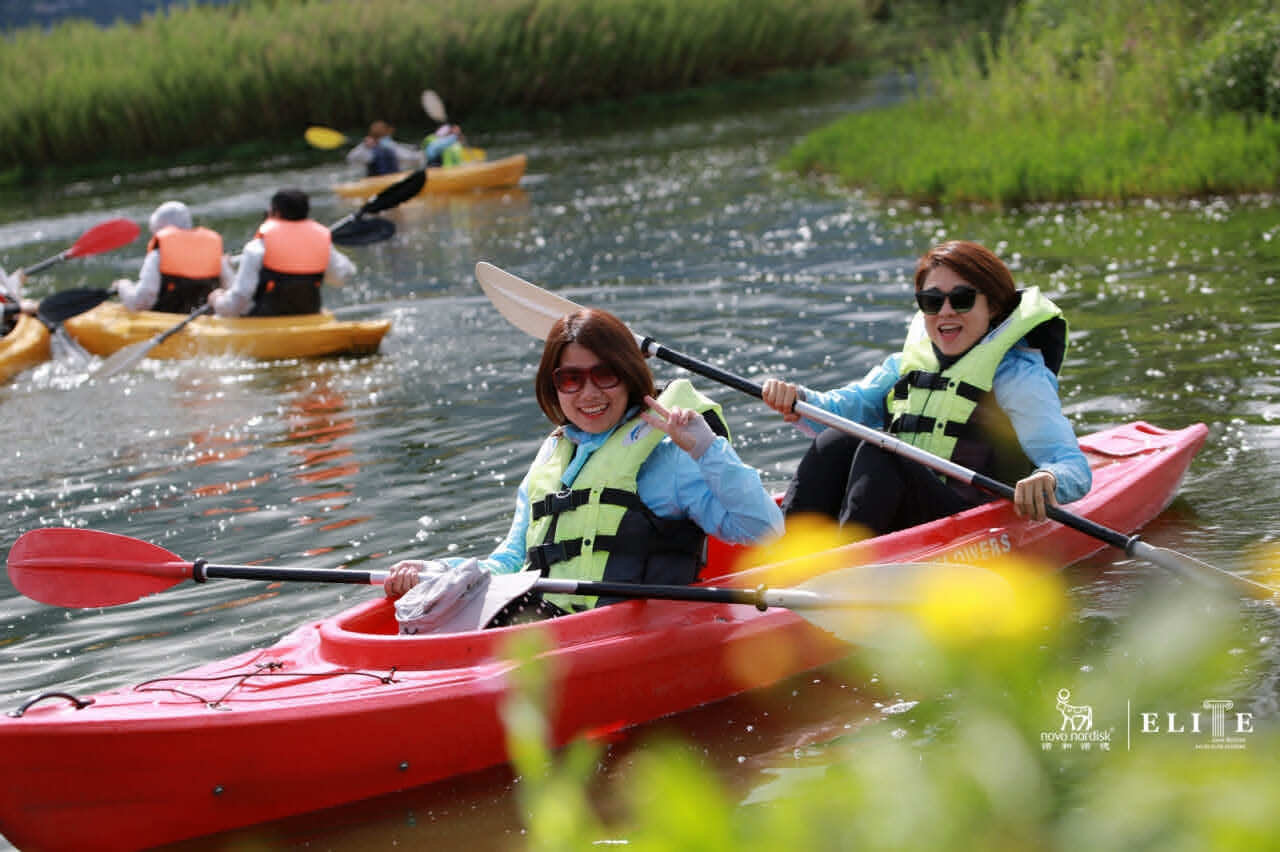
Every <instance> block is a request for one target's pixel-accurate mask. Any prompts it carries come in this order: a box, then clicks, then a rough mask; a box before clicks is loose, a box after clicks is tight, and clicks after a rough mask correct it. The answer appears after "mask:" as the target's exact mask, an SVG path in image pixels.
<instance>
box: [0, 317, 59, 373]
mask: <svg viewBox="0 0 1280 852" xmlns="http://www.w3.org/2000/svg"><path fill="white" fill-rule="evenodd" d="M49 358H50V345H49V329H47V328H45V325H44V323H42V322H40V320H38V319H36V318H35V317H33V316H28V315H27V314H19V315H18V322H17V324H16V325H14V327H13V330H12V331H10V332H9V333H8V334H6V335H5V336H4V337H0V382H7V381H9V380H10V379H12V378H13V377H14V376H16V375H18V373H21V372H22V371H23V370H26V369H27V368H29V367H34V366H35V365H37V364H41V363H43V362H45V361H48V360H49Z"/></svg>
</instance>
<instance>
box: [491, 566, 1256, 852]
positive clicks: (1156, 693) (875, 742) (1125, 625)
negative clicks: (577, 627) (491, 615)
mask: <svg viewBox="0 0 1280 852" xmlns="http://www.w3.org/2000/svg"><path fill="white" fill-rule="evenodd" d="M1025 591H1028V593H1029V595H1030V597H1031V598H1032V599H1033V600H1032V601H1031V602H1028V601H1027V600H1020V601H1019V604H1020V607H1019V608H1018V611H1017V612H1016V613H1014V614H1012V615H1013V617H1012V618H1011V617H1010V615H1011V613H1010V612H1008V611H1005V612H1003V613H997V614H996V615H997V617H994V618H992V617H991V615H992V614H991V613H985V614H979V613H976V612H975V613H971V614H970V615H971V616H977V619H976V620H973V621H970V620H968V619H960V620H958V621H957V620H947V621H946V623H945V627H946V629H939V627H940V626H941V625H940V624H939V623H937V622H936V621H935V622H934V623H933V624H929V623H928V620H927V619H926V620H925V623H923V624H922V625H921V627H922V629H920V630H918V631H914V630H910V629H908V630H904V631H902V632H900V633H895V634H890V635H886V636H884V637H882V638H884V639H885V640H886V641H885V643H884V647H883V648H871V649H859V650H858V651H857V653H856V656H855V657H853V658H851V660H850V661H849V663H848V670H847V671H846V672H845V673H844V674H845V676H846V677H847V678H848V681H849V682H852V683H868V682H871V681H870V677H871V674H873V673H874V674H875V676H876V677H877V678H878V682H880V683H882V684H884V686H885V688H888V689H889V690H891V691H892V695H891V697H889V698H887V699H885V700H886V704H890V705H892V706H893V707H894V712H892V713H888V712H887V713H885V715H884V716H883V718H882V720H881V721H880V722H878V723H870V724H865V725H862V726H861V727H860V728H859V729H858V730H856V731H855V732H854V733H852V734H849V735H846V736H843V737H840V738H837V739H835V740H833V741H830V742H827V743H824V744H820V745H816V746H809V747H806V748H803V749H797V751H796V754H795V756H794V758H792V759H788V760H785V761H783V762H782V763H781V764H779V765H775V766H773V767H770V768H769V769H768V770H767V771H766V772H763V773H762V775H761V784H760V785H759V786H757V788H756V789H755V790H753V791H748V792H747V793H746V794H745V795H744V794H743V793H742V792H735V791H734V790H733V789H732V788H731V787H730V786H729V785H728V784H726V783H725V782H724V781H723V780H722V779H720V778H719V777H717V775H716V773H715V772H714V771H712V770H709V769H708V768H707V767H706V765H705V762H704V761H701V760H699V757H698V752H697V750H696V749H693V748H689V747H686V746H682V745H680V744H678V743H675V742H672V741H669V740H668V741H659V742H653V743H650V744H649V745H648V746H647V747H646V748H643V749H639V750H636V751H635V752H633V753H634V754H635V757H634V758H633V761H632V765H631V766H630V767H628V770H627V771H626V772H625V773H622V774H619V775H617V776H616V777H614V778H612V779H610V783H609V787H610V789H609V791H604V792H602V791H600V790H598V789H596V790H592V789H591V788H593V787H599V786H600V784H599V780H598V774H597V768H596V767H597V763H596V761H595V759H593V756H594V755H597V754H598V751H597V750H596V749H595V747H593V746H592V745H590V744H588V743H586V742H581V741H580V742H577V743H575V744H574V745H573V746H572V747H571V748H569V749H566V750H564V751H562V752H560V753H558V754H555V753H552V752H550V751H549V750H548V749H547V748H546V747H545V742H546V736H547V734H546V731H547V728H546V724H545V722H544V721H543V719H542V717H541V716H540V714H539V713H538V712H537V708H538V706H539V704H540V702H541V701H543V700H544V696H543V695H542V694H541V693H542V692H544V691H545V689H544V688H543V687H542V686H541V681H540V679H539V678H538V677H537V675H536V673H533V674H530V673H526V674H525V675H524V676H523V677H522V678H521V683H522V684H523V687H524V692H523V693H522V694H521V695H520V696H518V697H517V698H516V699H515V700H513V701H512V702H511V704H510V706H509V707H508V710H507V713H506V714H505V718H506V721H507V724H508V728H509V731H510V738H511V741H512V752H513V754H514V755H515V760H516V763H517V765H518V768H519V770H520V772H521V783H520V784H519V786H518V788H517V790H518V792H519V794H520V797H521V804H522V809H523V811H524V813H525V814H526V820H527V821H526V828H527V833H526V835H525V838H526V841H527V844H526V846H525V848H527V849H530V850H537V851H538V852H554V851H555V850H576V849H589V848H593V846H595V845H609V844H613V843H616V844H620V845H625V846H626V848H627V849H632V850H643V852H678V851H679V850H697V852H717V851H718V850H724V852H755V851H756V850H759V852H773V850H778V849H804V850H814V852H820V850H832V852H836V851H837V850H849V849H857V850H867V852H881V850H883V852H911V851H912V850H920V849H947V850H958V851H959V852H963V850H973V852H988V850H993V849H1017V850H1032V849H1037V850H1046V852H1057V850H1062V851H1063V852H1066V850H1080V849H1089V850H1094V852H1112V850H1114V852H1122V850H1123V852H1144V850H1152V852H1156V851H1157V850H1158V852H1182V850H1188V852H1189V851H1190V850H1202V849H1214V850H1226V851H1227V852H1230V850H1241V852H1243V850H1253V849H1262V848H1270V847H1271V846H1272V843H1273V840H1272V838H1273V835H1274V824H1273V820H1274V816H1273V815H1274V813H1275V812H1276V808H1277V807H1278V806H1280V787H1277V785H1276V784H1275V778H1276V771H1277V770H1278V769H1280V766H1278V765H1277V763H1278V759H1277V745H1280V739H1278V738H1277V735H1276V734H1277V732H1276V729H1275V725H1274V719H1273V718H1269V717H1268V716H1267V714H1266V710H1267V708H1270V707H1272V705H1273V702H1274V697H1273V696H1272V695H1271V694H1270V692H1271V690H1270V689H1269V688H1268V682H1267V678H1268V674H1267V673H1268V671H1269V670H1270V669H1271V668H1272V667H1273V666H1274V663H1273V661H1269V658H1271V657H1273V656H1274V654H1273V653H1271V652H1270V650H1269V646H1268V643H1267V642H1266V639H1265V631H1260V630H1259V629H1258V625H1257V624H1256V623H1254V622H1253V621H1252V619H1253V618H1265V617H1273V616H1274V613H1273V612H1267V613H1265V614H1264V613H1259V612H1254V613H1249V612H1248V611H1247V610H1243V611H1242V609H1241V607H1240V605H1239V604H1238V602H1237V601H1236V600H1235V599H1234V597H1218V596H1217V595H1215V594H1210V593H1207V592H1206V591H1205V590H1204V589H1202V588H1201V587H1199V586H1197V585H1185V586H1184V585H1180V584H1178V583H1177V582H1176V581H1173V580H1171V579H1169V578H1167V577H1163V576H1160V575H1154V576H1153V577H1152V580H1151V588H1147V589H1145V590H1143V597H1144V601H1143V602H1142V603H1140V604H1136V605H1134V607H1133V610H1134V611H1133V612H1132V613H1131V614H1129V615H1127V616H1126V617H1125V618H1124V619H1123V621H1121V622H1118V623H1117V622H1110V621H1103V620H1101V619H1097V618H1093V619H1091V618H1088V617H1085V616H1084V615H1083V614H1082V613H1079V612H1069V613H1068V612H1063V611H1062V609H1061V608H1060V607H1055V606H1054V605H1053V603H1052V602H1053V601H1058V602H1061V601H1062V600H1063V597H1062V589H1061V588H1060V587H1058V586H1057V584H1056V583H1055V582H1052V581H1049V582H1048V583H1047V584H1046V586H1045V587H1043V588H1040V589H1031V590H1025ZM1035 600H1038V603H1036V602H1035ZM935 614H936V613H935ZM952 615H954V613H952ZM1000 615H1003V617H999V616H1000ZM993 626H994V627H995V629H992V630H990V631H989V632H987V631H984V630H983V629H982V628H991V627H993ZM1260 633H1261V634H1263V635H1261V636H1260V635H1259V634H1260ZM1082 661H1083V662H1082ZM1063 690H1066V691H1067V693H1068V697H1069V698H1070V700H1069V701H1067V703H1068V704H1071V705H1078V706H1081V707H1088V708H1089V709H1090V711H1091V713H1092V720H1091V724H1090V726H1089V727H1087V728H1084V727H1082V728H1080V731H1081V732H1082V734H1087V735H1088V736H1084V735H1082V736H1081V737H1079V738H1076V739H1075V740H1074V741H1073V742H1072V743H1071V745H1070V747H1067V746H1066V745H1065V743H1066V742H1067V741H1068V740H1069V739H1070V737H1071V735H1070V728H1068V727H1067V723H1066V722H1065V721H1064V715H1063V711H1060V710H1059V709H1058V707H1057V703H1058V700H1059V699H1060V698H1061V697H1062V696H1061V693H1062V691H1063ZM1224 699H1225V700H1227V701H1231V702H1232V706H1231V707H1230V708H1229V710H1228V711H1227V712H1225V713H1224V714H1223V721H1224V723H1225V725H1224V728H1223V731H1222V732H1221V734H1220V735H1215V733H1214V731H1213V730H1212V714H1211V710H1210V709H1209V705H1208V704H1207V703H1206V702H1209V701H1210V700H1224ZM916 702H918V703H916ZM544 706H545V705H544ZM1237 713H1244V714H1252V715H1247V716H1245V717H1243V718H1238V717H1237V716H1236V714H1237ZM1144 714H1146V715H1144ZM1193 714H1197V715H1194V716H1193ZM1144 729H1146V730H1144ZM1064 731H1067V733H1066V734H1064V733H1063V732H1064ZM589 791H590V792H589ZM610 793H612V796H611V795H609V794H610ZM604 800H620V802H621V804H618V803H616V802H615V803H614V804H612V805H611V806H610V807H609V808H608V812H607V813H603V811H602V808H601V806H600V804H598V803H599V802H601V801H604Z"/></svg>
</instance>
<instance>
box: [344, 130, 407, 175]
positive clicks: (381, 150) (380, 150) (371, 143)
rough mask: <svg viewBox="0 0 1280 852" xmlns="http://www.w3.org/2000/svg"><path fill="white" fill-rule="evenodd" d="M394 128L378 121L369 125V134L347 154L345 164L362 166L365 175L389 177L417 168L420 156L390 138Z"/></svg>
mask: <svg viewBox="0 0 1280 852" xmlns="http://www.w3.org/2000/svg"><path fill="white" fill-rule="evenodd" d="M393 133H395V128H394V127H392V126H391V125H390V124H388V123H387V122H385V121H383V120H381V119H379V120H377V121H375V122H373V123H372V124H370V125H369V133H368V135H367V136H365V137H364V139H362V140H360V143H359V144H358V145H356V146H355V147H354V148H352V149H351V150H350V151H348V152H347V162H348V163H352V164H353V165H359V166H364V169H365V175H366V176H368V177H375V176H377V175H390V174H395V173H396V172H400V171H404V170H406V169H408V168H409V167H410V166H419V165H421V163H422V155H421V154H420V153H419V152H418V151H417V150H416V149H414V148H413V147H412V146H410V145H403V144H401V143H399V142H397V141H395V140H394V139H392V138H391V135H392V134H393Z"/></svg>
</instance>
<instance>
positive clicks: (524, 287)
mask: <svg viewBox="0 0 1280 852" xmlns="http://www.w3.org/2000/svg"><path fill="white" fill-rule="evenodd" d="M476 278H477V279H479V281H480V286H481V288H482V289H483V290H484V292H485V294H486V295H487V296H488V297H489V300H490V301H491V302H493V304H494V306H495V307H496V308H497V309H498V311H499V313H501V314H502V315H503V316H504V317H506V319H507V321H508V322H510V323H511V324H512V325H514V326H515V327H516V328H518V329H520V330H521V331H523V332H525V333H526V334H529V335H532V336H533V337H536V338H538V339H539V340H545V339H546V336H547V333H548V332H549V331H550V330H551V326H552V324H553V323H555V321H556V320H557V319H559V318H560V317H562V316H564V315H565V314H568V313H572V312H573V311H576V310H579V309H580V306H579V305H577V304H575V303H574V302H571V301H569V300H568V299H565V298H563V297H561V296H557V295H555V294H554V293H549V292H547V291H546V290H543V289H542V288H540V287H538V286H536V285H534V284H530V283H529V282H528V281H525V280H524V279H522V278H519V277H517V276H515V275H512V274H511V273H510V272H506V271H505V270H502V269H499V268H498V267H496V266H494V265H493V264H490V263H485V262H483V261H481V262H480V263H477V264H476ZM632 333H633V334H634V332H632ZM635 338H636V342H637V343H638V344H639V345H640V349H641V350H642V351H643V352H645V353H646V354H648V355H654V356H657V357H658V358H661V359H662V360H664V361H667V362H669V363H671V364H675V365H676V366H678V367H683V368H684V369H686V370H689V371H691V372H694V373H697V374H699V375H702V376H706V377H707V378H709V379H713V380H715V381H717V382H720V383H721V384H725V385H728V386H729V387H732V388H734V389H735V390H739V391H742V392H743V393H746V394H750V395H751V396H754V397H756V398H757V399H759V398H760V397H761V394H762V391H761V389H760V386H759V385H757V384H755V383H754V382H750V381H748V380H747V379H744V378H742V377H740V376H735V375H733V374H732V373H727V372H725V371H723V370H721V369H719V368H718V367H714V366H712V365H710V364H707V363H704V362H702V361H699V360H697V359H695V358H691V357H689V356H687V355H683V354H681V353H679V352H673V351H672V350H670V349H667V348H666V347H664V346H662V345H660V344H659V343H657V341H655V340H653V339H652V338H648V337H641V336H640V335H638V334H636V335H635ZM795 410H796V412H797V413H798V414H800V415H802V416H804V417H807V418H809V419H810V420H813V421H815V422H818V423H821V424H823V425H825V426H829V427H831V428H833V429H838V430H840V431H842V432H846V433H848V434H850V435H853V436H854V437H857V438H861V439H862V440H864V441H867V442H869V443H871V444H874V445H876V446H878V447H880V448H881V449H884V450H886V451H888V452H892V453H896V454H898V455H900V456H903V457H905V458H909V459H911V460H913V461H916V462H918V463H920V464H922V465H924V466H926V467H928V468H930V469H932V470H935V471H937V472H939V473H941V474H944V475H946V476H949V477H951V478H952V479H957V480H959V481H961V482H967V483H969V484H970V485H973V486H975V487H977V488H981V489H982V490H984V491H987V492H989V493H992V494H995V495H997V496H1000V497H1003V498H1005V499H1007V500H1012V499H1013V494H1014V491H1013V487H1012V486H1009V485H1006V484H1005V483H1002V482H998V481H996V480H994V479H991V478H989V477H987V476H984V475H982V474H980V473H977V472H975V471H972V470H969V469H968V468H965V467H962V466H961V465H958V464H956V463H955V462H952V461H950V460H949V459H944V458H941V457H939V456H935V455H933V454H932V453H929V452H927V451H925V450H922V449H920V448H919V447H915V446H912V445H911V444H908V443H906V442H904V441H902V440H899V439H898V438H895V437H893V436H892V435H889V434H887V433H885V432H881V431H880V430H879V429H875V428H872V427H870V426H865V425H863V424H861V423H857V422H855V421H852V420H848V419H846V418H844V417H840V416H839V415H836V414H831V413H829V412H827V411H824V410H823V409H821V408H818V407H817V406H815V405H811V404H810V403H807V402H804V401H803V400H802V401H799V402H797V403H796V405H795ZM1047 514H1048V516H1049V517H1050V518H1052V519H1053V520H1055V521H1057V522H1058V523H1060V524H1063V525H1065V526H1068V527H1070V528H1072V529H1074V530H1076V531H1078V532H1082V533H1084V534H1085V535H1088V536H1092V537H1093V538H1096V539H1098V540H1099V541H1102V542H1105V543H1106V544H1109V545H1111V546H1112V547H1116V548H1119V549H1120V550H1122V551H1124V553H1125V554H1126V555H1128V556H1131V557H1134V558H1137V559H1145V560H1146V561H1148V562H1151V563H1153V564H1155V565H1159V566H1160V567H1162V568H1165V569H1167V570H1170V571H1173V572H1175V573H1178V574H1180V575H1182V576H1184V577H1190V578H1193V579H1197V580H1203V579H1205V578H1206V577H1214V578H1216V579H1227V580H1230V581H1231V582H1232V583H1234V584H1236V585H1238V586H1241V587H1243V588H1245V589H1247V590H1248V591H1250V592H1252V593H1254V594H1265V595H1267V596H1273V595H1280V589H1274V588H1272V587H1271V586H1267V585H1265V584H1263V583H1259V582H1257V581H1255V580H1251V579H1249V578H1247V577H1242V576H1240V575H1238V574H1233V573H1231V572H1230V571H1226V570H1223V569H1221V568H1218V567H1216V566H1213V565H1210V564H1208V563H1207V562H1201V561H1200V560H1199V559H1196V558H1194V557H1192V556H1188V555H1186V554H1183V553H1178V552H1177V551H1174V550H1168V549H1166V548H1163V547H1156V546H1154V545H1151V544H1148V543H1147V542H1145V541H1142V540H1141V539H1140V538H1139V537H1138V536H1136V535H1133V536H1127V535H1124V534H1123V533H1120V532H1117V531H1115V530H1112V529H1108V528H1107V527H1104V526H1102V525H1101V524H1097V523H1094V522H1093V521H1091V520H1089V519H1088V518H1084V517H1081V516H1080V515H1076V514H1073V513H1071V512H1068V511H1067V510H1066V509H1063V508H1061V507H1059V506H1051V507H1049V509H1048V510H1047Z"/></svg>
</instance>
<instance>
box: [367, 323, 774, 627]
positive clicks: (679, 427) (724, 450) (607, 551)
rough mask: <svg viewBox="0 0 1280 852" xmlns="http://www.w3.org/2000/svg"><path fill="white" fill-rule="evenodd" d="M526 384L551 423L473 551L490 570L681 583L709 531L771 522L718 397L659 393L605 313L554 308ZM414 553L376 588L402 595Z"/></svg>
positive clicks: (565, 603)
mask: <svg viewBox="0 0 1280 852" xmlns="http://www.w3.org/2000/svg"><path fill="white" fill-rule="evenodd" d="M535 388H536V393H537V399H538V404H539V406H540V407H541V408H542V411H543V413H544V414H546V415H547V418H548V419H549V420H550V421H551V422H552V423H553V424H554V426H555V428H554V430H553V431H552V433H551V435H550V436H549V437H548V438H547V439H546V440H545V441H544V442H543V444H542V447H541V449H540V450H539V451H538V454H537V457H536V458H535V459H534V461H533V464H532V465H531V466H530V468H529V471H528V473H527V474H526V475H525V477H524V480H523V481H522V482H521V483H520V487H519V489H518V490H517V492H516V511H515V516H514V517H513V518H512V522H511V528H510V530H509V531H508V533H507V536H506V538H505V539H503V541H502V542H501V543H500V544H499V545H498V547H497V548H496V549H495V550H494V551H493V552H492V553H491V554H489V556H488V557H487V558H486V559H484V560H483V561H482V565H483V567H484V568H486V569H487V570H489V571H490V572H492V573H496V574H506V573H512V572H516V571H521V570H535V571H538V572H539V573H540V574H541V575H542V576H545V577H553V578H568V579H574V580H604V581H607V582H639V583H660V584H685V583H690V582H693V581H694V580H695V579H696V578H697V575H698V571H699V570H700V569H701V567H702V560H703V558H704V554H705V548H704V544H705V539H706V536H707V535H714V536H717V537H718V538H720V539H722V540H724V541H727V542H731V543H737V544H747V543H753V542H756V541H759V540H761V539H765V538H772V537H776V536H778V535H781V533H782V526H783V519H782V512H781V510H780V509H779V508H778V506H777V504H776V502H775V501H774V499H773V497H772V496H771V495H770V494H769V493H768V492H767V491H766V490H765V488H764V486H763V484H762V483H761V480H760V474H759V472H758V471H756V470H755V469H754V468H751V467H749V466H747V465H746V464H745V463H743V461H742V460H741V459H740V458H739V457H738V454H737V453H736V452H735V451H734V449H733V447H732V446H731V445H730V443H729V440H728V437H727V430H726V429H724V428H723V420H722V419H721V417H720V410H719V407H718V406H716V404H715V403H713V402H712V401H711V400H709V399H707V398H706V397H704V396H702V395H701V394H700V393H698V391H696V390H695V389H694V388H693V386H692V385H691V384H690V383H689V382H688V380H686V379H679V380H676V381H674V382H672V383H671V384H670V385H668V386H667V388H666V389H665V390H663V392H662V393H661V394H659V393H658V392H657V390H656V388H655V386H654V382H653V376H652V374H651V373H650V372H649V367H648V365H647V364H646V363H645V359H644V355H643V354H642V353H641V351H640V347H639V345H638V344H637V343H636V341H635V337H634V335H632V333H631V331H630V330H629V329H628V328H627V326H626V325H625V324H624V323H623V322H622V321H621V320H620V319H618V318H617V317H616V316H614V315H613V314H610V313H608V312H607V311H601V310H592V309H582V310H578V311H576V312H574V313H572V314H569V315H567V316H565V317H562V318H560V319H559V320H557V321H556V323H555V325H554V326H553V327H552V329H551V331H550V333H549V334H548V335H547V339H546V344H545V346H544V348H543V352H542V359H541V361H540V363H539V365H538V375H537V378H536V380H535ZM462 561H463V560H454V562H455V563H460V562H462ZM425 566H426V563H424V562H422V561H419V560H406V561H403V562H400V563H397V564H396V565H395V566H393V567H392V569H391V572H390V576H389V577H388V579H387V580H386V583H385V588H386V592H387V594H388V595H389V596H391V597H399V596H400V595H403V594H404V593H405V592H406V591H408V590H409V589H410V588H412V587H413V586H414V585H415V584H416V583H417V582H418V580H419V576H420V574H421V572H422V571H423V570H424V568H425ZM549 597H550V596H549ZM602 602H604V603H607V602H609V601H602ZM591 603H592V601H590V600H583V599H582V598H572V597H568V596H557V597H550V599H548V600H543V599H533V600H525V601H522V602H521V605H520V606H519V607H517V608H516V609H519V608H521V607H523V608H524V609H526V610H529V611H532V612H534V613H536V614H537V615H540V616H549V615H550V616H554V615H562V614H565V613H566V612H572V611H575V610H579V609H584V608H586V607H587V606H590V605H591Z"/></svg>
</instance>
